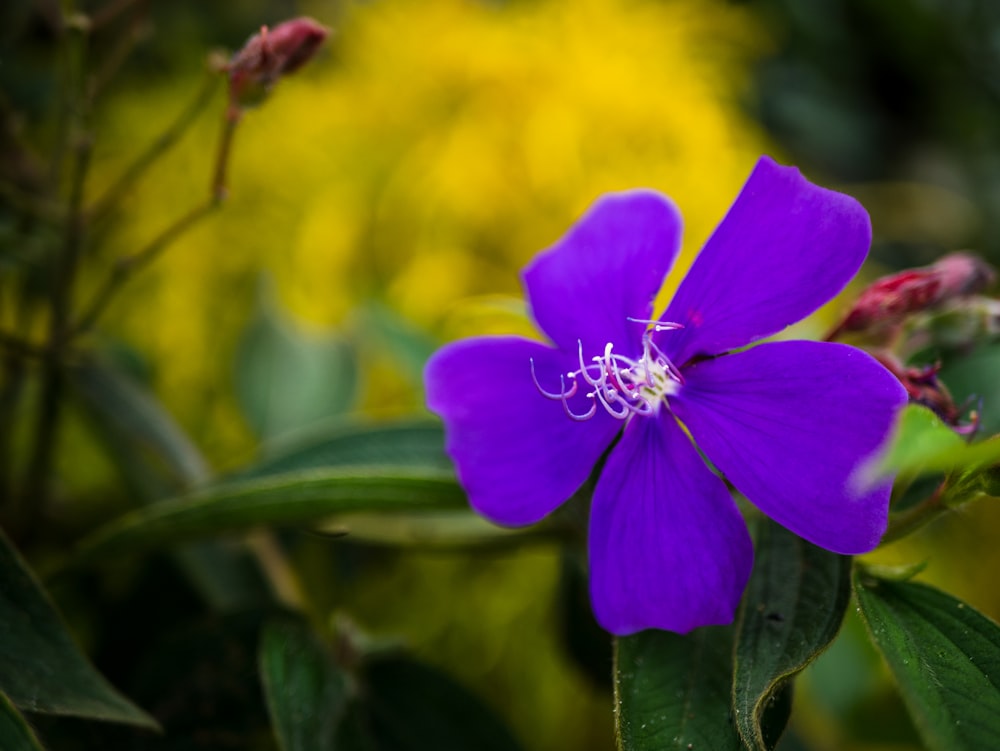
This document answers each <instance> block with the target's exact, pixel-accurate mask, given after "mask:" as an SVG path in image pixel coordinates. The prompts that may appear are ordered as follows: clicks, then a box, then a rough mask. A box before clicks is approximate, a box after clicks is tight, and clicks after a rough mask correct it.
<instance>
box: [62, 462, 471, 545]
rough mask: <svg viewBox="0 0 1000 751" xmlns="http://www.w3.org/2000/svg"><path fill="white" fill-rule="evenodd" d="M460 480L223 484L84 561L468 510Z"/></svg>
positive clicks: (281, 479)
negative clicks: (344, 520) (254, 531)
mask: <svg viewBox="0 0 1000 751" xmlns="http://www.w3.org/2000/svg"><path fill="white" fill-rule="evenodd" d="M464 505H465V495H464V493H462V491H461V489H460V488H459V487H458V485H457V483H456V482H455V479H454V476H453V475H452V474H451V473H448V472H441V471H440V470H434V469H432V470H418V469H406V468H402V469H399V468H396V467H388V468H387V467H376V466H372V467H350V468H346V469H341V468H333V469H316V470H303V471H300V472H289V473H286V474H281V475H270V476H267V477H264V478H260V479H254V480H245V481H238V482H232V483H222V484H219V485H215V486H212V487H209V488H206V489H205V490H202V491H199V492H197V493H194V494H192V495H190V496H188V497H184V498H177V499H175V500H172V501H164V502H162V503H158V504H156V505H155V506H149V507H147V508H144V509H139V510H137V511H134V512H132V513H130V514H127V515H126V516H123V517H121V518H120V519H118V520H116V521H115V522H112V523H111V524H109V525H108V526H106V527H104V528H103V529H99V530H98V531H97V532H95V533H94V534H93V535H92V536H90V537H89V538H87V539H86V540H85V541H84V542H83V543H82V544H81V547H80V551H79V559H78V560H87V559H89V558H92V557H95V556H101V557H106V556H109V555H112V554H117V553H121V552H129V551H136V550H141V549H148V548H152V547H157V546H164V545H167V544H170V543H174V542H178V541H188V540H193V539H197V538H200V537H205V536H208V535H213V534H224V533H230V532H234V531H238V530H245V529H248V528H251V527H255V526H263V525H274V526H302V525H313V526H314V525H316V524H318V523H319V522H321V521H323V520H324V519H327V518H329V517H331V516H333V515H335V514H342V513H344V512H348V511H358V510H379V511H412V510H416V509H442V508H445V509H447V508H462V507H464Z"/></svg>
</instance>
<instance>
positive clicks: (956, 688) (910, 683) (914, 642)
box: [854, 569, 1000, 751]
mask: <svg viewBox="0 0 1000 751" xmlns="http://www.w3.org/2000/svg"><path fill="white" fill-rule="evenodd" d="M854 592H855V596H856V597H857V599H858V605H859V606H860V608H861V614H862V616H863V618H864V620H865V623H866V625H867V626H868V630H869V632H870V634H871V637H872V640H873V641H874V643H875V645H876V646H877V647H878V649H879V651H881V653H882V655H883V657H885V660H886V662H887V663H888V664H889V669H890V670H891V671H892V674H893V676H894V677H895V679H896V682H897V683H898V685H899V689H900V691H901V693H902V695H903V699H904V701H905V702H906V705H907V707H908V708H909V710H910V712H911V714H912V716H913V720H914V722H915V724H916V726H917V728H918V729H919V730H920V734H921V736H922V737H923V739H924V741H925V742H926V743H927V745H928V746H929V747H930V748H931V749H933V750H934V751H964V750H965V749H968V751H973V750H976V751H978V750H979V749H986V748H992V747H993V746H994V745H995V744H996V739H997V738H1000V627H998V626H997V624H996V623H994V622H993V621H991V620H989V619H988V618H986V617H985V616H983V615H982V614H980V613H978V612H977V611H976V610H974V609H973V608H971V607H970V606H968V605H966V604H965V603H963V602H961V601H960V600H957V599H955V598H954V597H951V596H949V595H947V594H945V593H944V592H941V591H939V590H937V589H934V588H932V587H929V586H927V585H924V584H918V583H914V582H894V581H889V580H886V579H876V578H874V577H872V576H870V575H869V574H867V573H865V571H864V570H863V569H862V570H860V571H859V572H858V573H857V574H856V575H855V578H854Z"/></svg>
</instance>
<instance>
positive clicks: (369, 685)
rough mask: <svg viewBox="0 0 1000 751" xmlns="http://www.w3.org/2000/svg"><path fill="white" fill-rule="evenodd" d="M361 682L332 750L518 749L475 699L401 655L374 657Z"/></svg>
mask: <svg viewBox="0 0 1000 751" xmlns="http://www.w3.org/2000/svg"><path fill="white" fill-rule="evenodd" d="M361 680H362V682H363V688H362V695H363V697H364V699H363V700H362V701H361V702H360V703H359V704H358V705H355V707H354V708H353V709H352V710H351V715H353V716H349V717H348V718H347V721H346V722H345V727H344V729H343V730H342V733H341V738H339V739H338V740H339V741H341V743H339V744H338V748H340V747H341V746H342V747H344V748H347V749H350V750H351V751H354V749H378V751H425V749H434V751H467V750H468V749H476V751H517V750H518V749H520V748H521V746H520V744H519V743H518V742H517V741H516V740H515V739H514V737H513V736H512V735H511V733H510V730H508V729H507V727H506V725H504V724H503V722H502V721H501V720H500V719H499V718H498V717H497V716H496V715H495V714H494V713H493V712H492V711H491V710H490V709H489V708H488V707H487V706H486V705H485V704H483V703H482V701H480V700H479V698H478V697H476V696H475V695H474V694H472V693H470V692H469V691H468V690H466V689H465V688H464V687H463V686H462V685H461V684H459V683H457V682H456V681H455V680H454V679H452V678H451V677H449V676H448V675H446V674H445V673H442V672H441V671H439V670H437V669H435V668H431V667H429V666H427V665H423V664H421V663H419V662H415V661H413V660H411V659H408V658H406V657H399V656H393V657H378V658H375V659H372V660H370V661H369V662H368V663H367V664H366V665H365V666H364V669H363V672H362V674H361ZM355 713H357V714H355ZM348 741H349V743H348Z"/></svg>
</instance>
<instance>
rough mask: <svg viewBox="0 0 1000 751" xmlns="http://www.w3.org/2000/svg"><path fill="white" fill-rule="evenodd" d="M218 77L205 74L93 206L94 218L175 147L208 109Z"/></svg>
mask: <svg viewBox="0 0 1000 751" xmlns="http://www.w3.org/2000/svg"><path fill="white" fill-rule="evenodd" d="M218 80H219V75H218V71H216V70H211V69H210V70H209V71H208V72H207V73H206V75H205V80H204V82H203V83H202V85H201V87H200V88H199V89H198V91H197V93H196V94H195V96H194V98H193V99H192V100H191V102H190V104H188V106H187V107H186V108H185V109H184V110H183V111H182V112H181V113H180V115H178V117H177V119H176V120H174V121H173V122H172V123H171V124H170V125H169V126H168V127H167V129H166V130H164V131H163V132H162V133H161V134H160V135H159V137H158V138H157V139H156V140H155V141H153V143H152V144H150V146H149V148H148V149H146V151H145V152H143V153H142V154H141V155H140V156H139V158H138V159H136V160H135V161H134V162H133V163H132V164H131V165H130V166H129V167H128V168H127V169H126V170H125V172H124V173H123V174H122V176H121V177H119V178H118V180H117V181H116V182H115V183H114V185H112V186H111V187H110V188H108V190H107V192H105V193H104V195H103V196H101V198H100V199H99V200H98V201H97V202H96V203H95V204H94V206H93V207H92V208H91V209H90V216H91V218H92V220H93V221H101V220H102V219H104V218H105V217H106V216H107V215H108V213H109V212H110V211H111V210H112V209H114V207H115V206H117V205H118V203H119V202H120V201H121V199H122V198H123V197H124V196H125V195H126V194H128V192H129V191H130V190H131V189H132V186H134V185H135V183H136V182H138V181H139V179H140V178H141V177H142V176H143V174H145V172H146V170H148V169H149V168H150V167H151V166H152V165H153V164H154V163H155V162H156V161H157V160H158V159H159V158H160V157H162V156H163V155H164V154H166V153H167V151H169V150H170V149H171V147H173V145H174V144H175V143H177V141H178V140H180V137H181V136H182V135H184V133H185V132H186V131H187V129H188V128H189V127H190V126H191V124H192V123H193V122H194V121H195V119H196V118H197V117H198V115H199V114H201V111H202V110H203V109H205V107H206V106H207V105H208V103H209V101H211V99H212V95H213V94H214V93H215V89H216V86H217V83H218Z"/></svg>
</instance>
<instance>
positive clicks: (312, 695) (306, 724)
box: [259, 620, 349, 751]
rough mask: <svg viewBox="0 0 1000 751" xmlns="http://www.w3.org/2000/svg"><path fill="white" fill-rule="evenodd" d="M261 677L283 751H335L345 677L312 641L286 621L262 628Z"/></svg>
mask: <svg viewBox="0 0 1000 751" xmlns="http://www.w3.org/2000/svg"><path fill="white" fill-rule="evenodd" d="M259 660H260V675H261V681H262V682H263V685H264V696H265V698H266V700H267V708H268V711H269V712H270V714H271V720H272V723H273V725H274V732H275V735H276V736H277V738H278V745H279V746H280V748H281V751H334V749H336V746H335V744H334V741H335V733H336V728H337V726H338V724H339V723H340V719H341V716H342V714H343V712H344V708H345V705H346V702H347V691H348V680H349V679H348V677H347V675H346V673H345V672H344V671H343V670H342V669H341V668H340V667H339V666H338V665H337V664H336V663H335V662H334V660H333V658H332V656H331V655H330V654H329V653H328V652H327V651H326V649H324V647H323V645H322V644H320V643H319V642H318V641H317V640H316V637H315V636H313V634H312V633H310V632H309V630H308V629H307V628H306V627H305V626H304V625H303V624H301V623H297V622H294V621H290V620H282V621H274V622H271V623H268V624H265V626H264V629H263V633H262V634H261V642H260V653H259Z"/></svg>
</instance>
